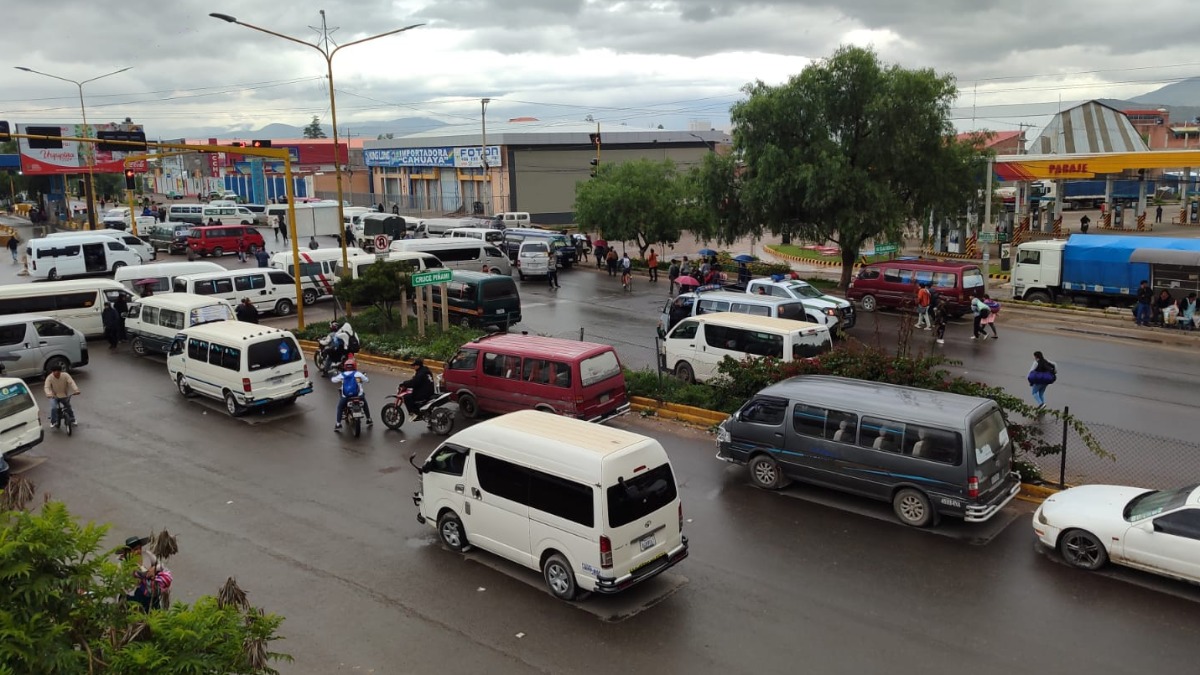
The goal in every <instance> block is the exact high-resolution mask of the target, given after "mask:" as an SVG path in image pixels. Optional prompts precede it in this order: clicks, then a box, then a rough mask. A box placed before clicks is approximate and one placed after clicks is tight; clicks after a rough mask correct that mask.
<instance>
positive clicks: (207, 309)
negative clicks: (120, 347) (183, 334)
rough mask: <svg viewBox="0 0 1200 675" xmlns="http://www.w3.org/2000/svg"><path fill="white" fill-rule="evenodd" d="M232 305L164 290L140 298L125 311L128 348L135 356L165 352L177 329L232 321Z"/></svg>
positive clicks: (216, 299) (208, 297)
mask: <svg viewBox="0 0 1200 675" xmlns="http://www.w3.org/2000/svg"><path fill="white" fill-rule="evenodd" d="M235 319H236V317H235V315H234V313H233V307H232V306H231V305H230V304H229V303H228V302H227V301H225V300H222V299H220V298H214V297H211V296H205V295H190V294H188V293H167V294H165V295H152V296H150V297H148V298H141V299H140V300H138V301H137V302H135V303H133V304H132V305H130V306H129V312H128V313H126V314H125V330H127V331H128V332H129V335H130V338H131V339H130V347H131V348H132V349H133V353H134V354H137V355H138V356H145V355H147V354H166V353H167V350H168V349H170V347H171V342H173V341H174V340H175V336H176V335H178V334H179V331H181V330H183V329H185V328H192V327H193V326H200V325H203V324H206V323H212V322H213V321H234V320H235Z"/></svg>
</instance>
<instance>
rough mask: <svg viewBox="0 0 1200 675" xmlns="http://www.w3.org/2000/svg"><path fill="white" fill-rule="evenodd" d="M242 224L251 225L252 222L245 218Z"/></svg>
mask: <svg viewBox="0 0 1200 675" xmlns="http://www.w3.org/2000/svg"><path fill="white" fill-rule="evenodd" d="M242 224H243V225H251V224H252V223H251V222H250V221H248V220H243V221H242Z"/></svg>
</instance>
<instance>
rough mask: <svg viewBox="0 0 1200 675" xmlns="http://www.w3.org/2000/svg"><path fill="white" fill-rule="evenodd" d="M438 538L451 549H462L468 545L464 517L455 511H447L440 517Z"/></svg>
mask: <svg viewBox="0 0 1200 675" xmlns="http://www.w3.org/2000/svg"><path fill="white" fill-rule="evenodd" d="M437 525H438V528H437V529H438V538H440V539H441V540H442V543H443V544H445V545H446V546H447V547H449V548H450V550H451V551H462V550H464V549H466V547H467V533H466V531H465V530H463V524H462V519H460V518H459V517H458V514H457V513H455V512H453V511H447V512H445V513H443V514H442V517H441V518H438V524H437Z"/></svg>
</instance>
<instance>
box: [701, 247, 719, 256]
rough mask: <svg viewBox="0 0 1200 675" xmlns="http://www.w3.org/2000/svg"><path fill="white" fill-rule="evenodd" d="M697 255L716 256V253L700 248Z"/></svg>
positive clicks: (709, 249)
mask: <svg viewBox="0 0 1200 675" xmlns="http://www.w3.org/2000/svg"><path fill="white" fill-rule="evenodd" d="M699 253H700V255H716V254H717V252H716V251H714V250H712V249H711V248H702V249H700V251H699Z"/></svg>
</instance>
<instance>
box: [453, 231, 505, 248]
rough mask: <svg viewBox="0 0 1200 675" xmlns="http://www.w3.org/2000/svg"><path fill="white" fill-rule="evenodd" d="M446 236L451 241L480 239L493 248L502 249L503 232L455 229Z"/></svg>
mask: <svg viewBox="0 0 1200 675" xmlns="http://www.w3.org/2000/svg"><path fill="white" fill-rule="evenodd" d="M446 236H447V237H450V238H451V239H456V238H458V237H470V238H472V239H482V240H484V241H486V242H487V243H489V244H491V245H493V246H498V247H501V248H503V247H504V231H503V230H495V229H492V228H490V227H456V228H454V229H453V230H450V232H449V233H448V234H447V235H446Z"/></svg>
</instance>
